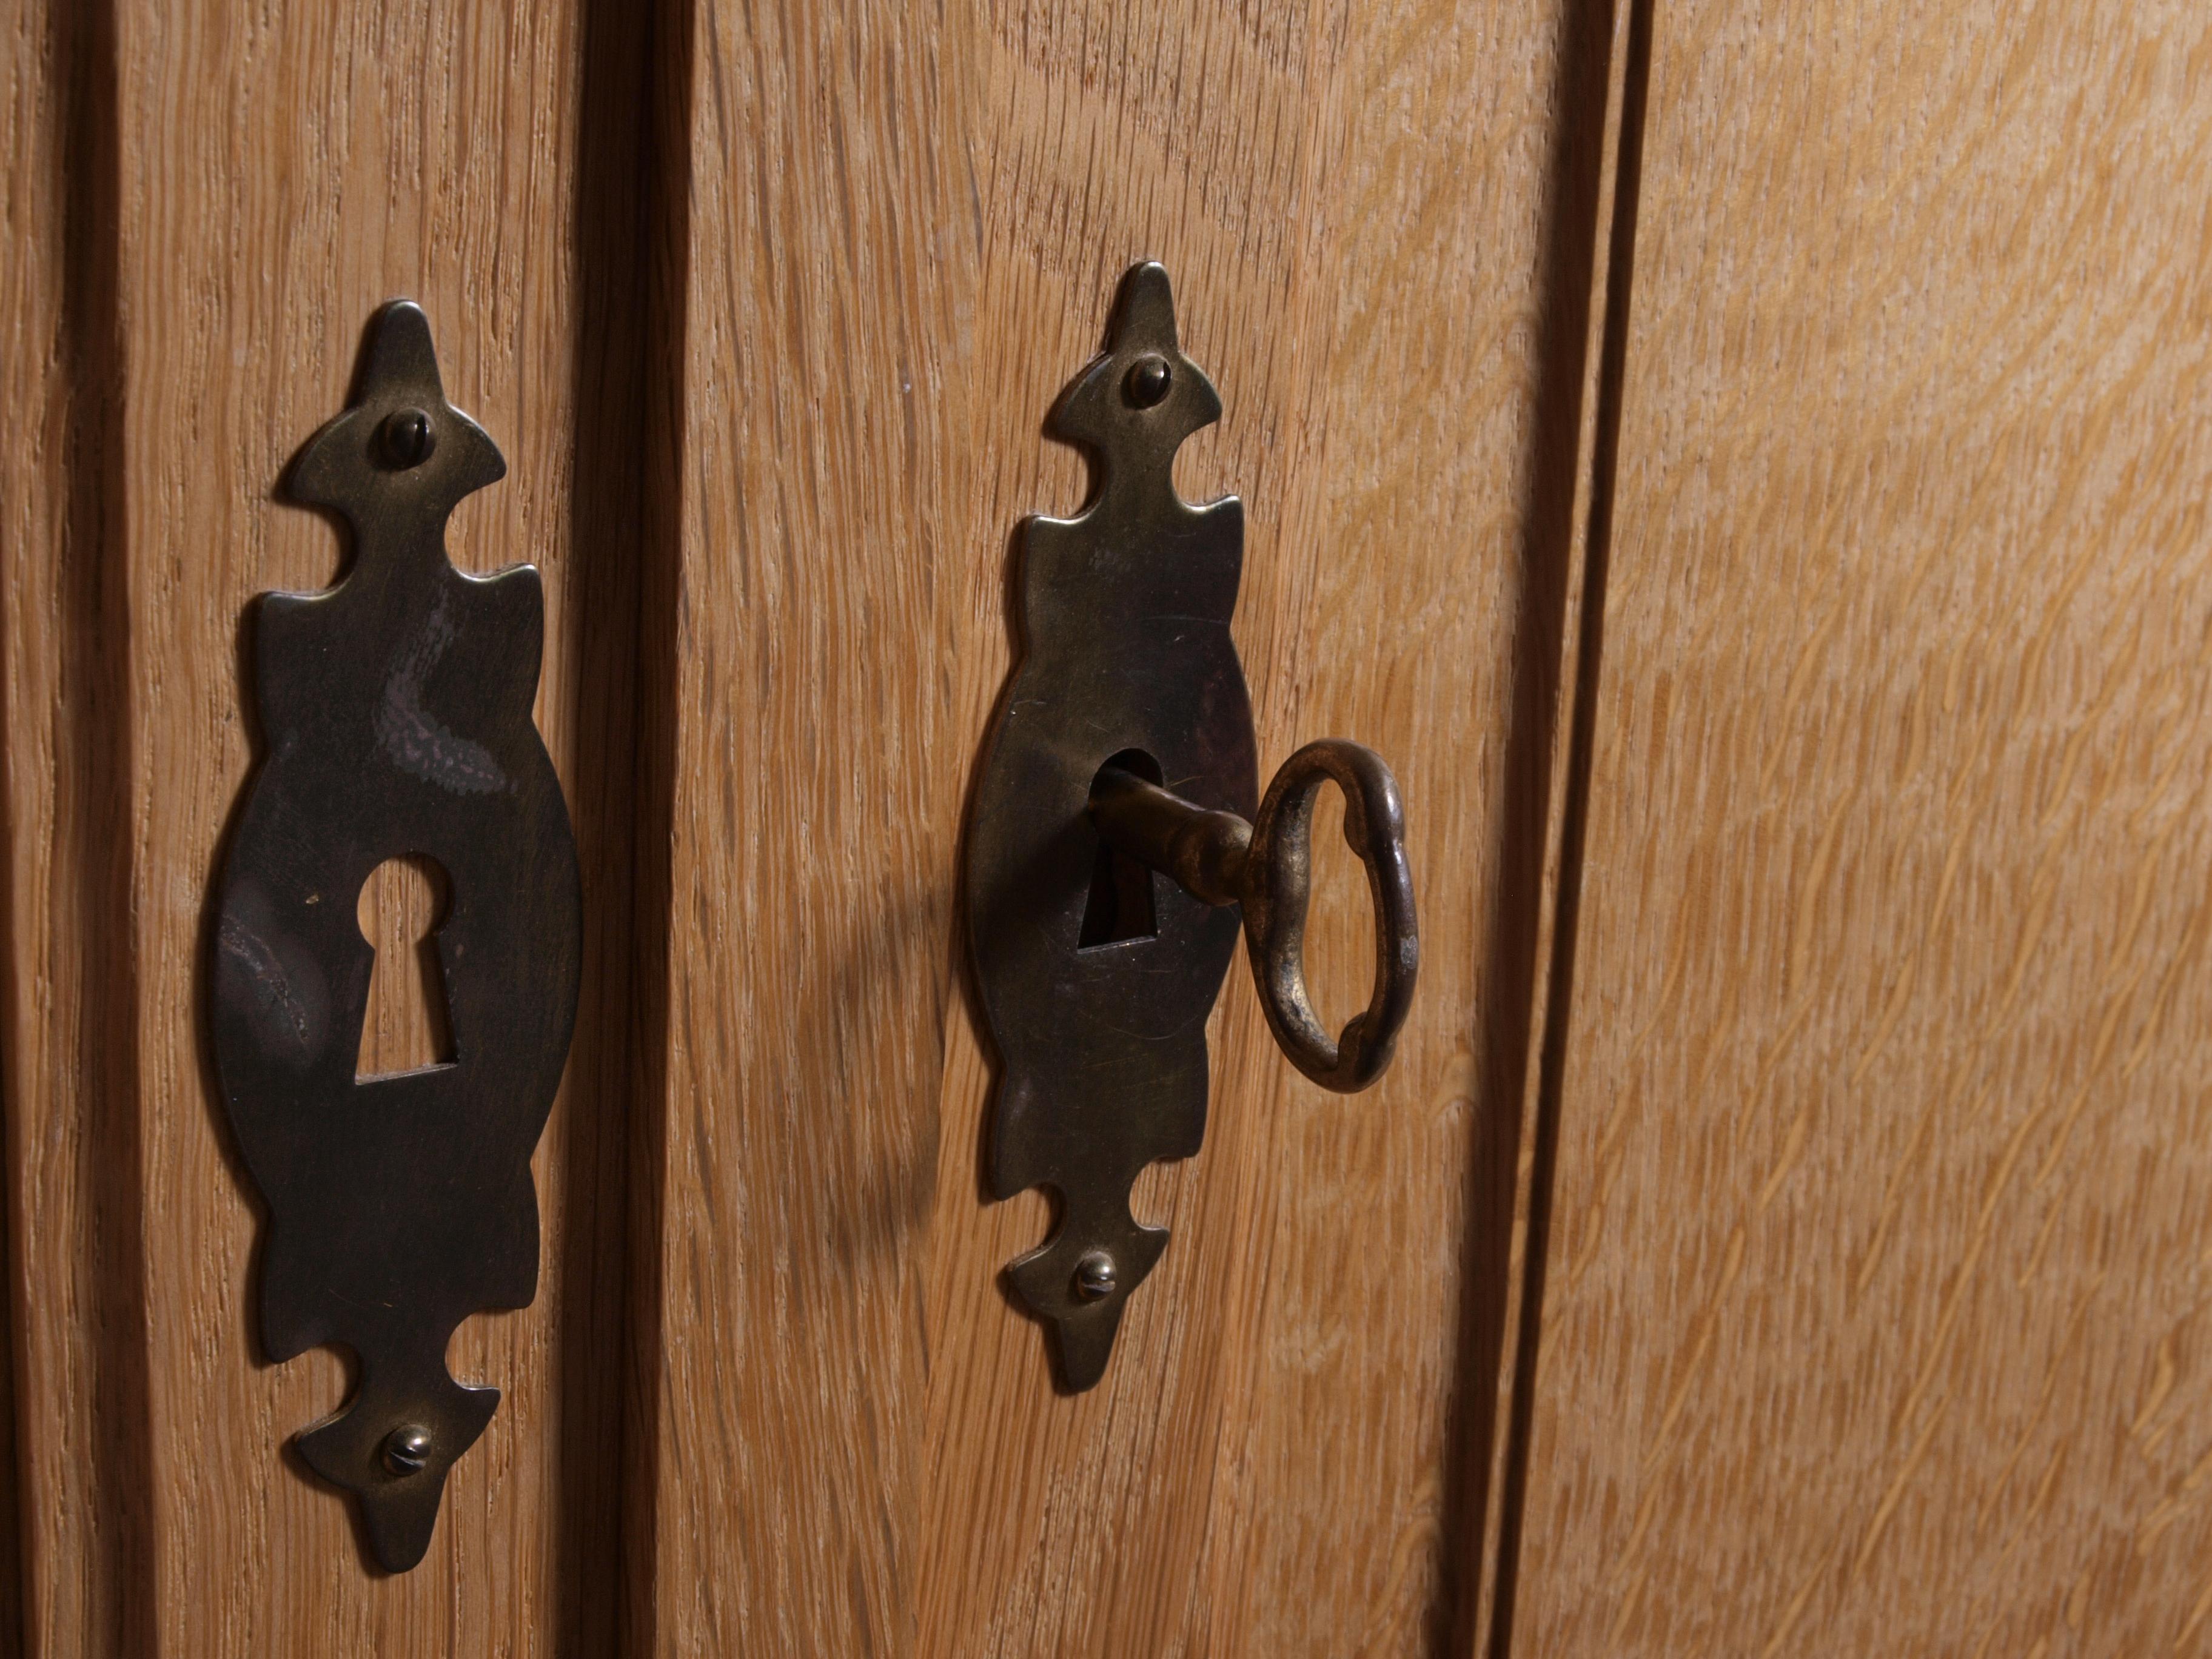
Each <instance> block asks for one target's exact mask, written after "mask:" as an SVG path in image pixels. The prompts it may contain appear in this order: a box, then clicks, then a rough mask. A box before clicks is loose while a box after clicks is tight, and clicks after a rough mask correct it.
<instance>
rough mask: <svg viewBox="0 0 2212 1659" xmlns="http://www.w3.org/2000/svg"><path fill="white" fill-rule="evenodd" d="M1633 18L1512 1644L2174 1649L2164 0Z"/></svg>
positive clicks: (2182, 1036)
mask: <svg viewBox="0 0 2212 1659" xmlns="http://www.w3.org/2000/svg"><path fill="white" fill-rule="evenodd" d="M1640 27H1642V28H1644V30H1645V31H1646V33H1644V35H1643V36H1642V38H1641V39H1640V40H1639V43H1638V53H1637V54H1636V56H1635V58H1634V60H1633V61H1632V65H1631V68H1630V70H1629V74H1630V76H1631V77H1632V82H1634V85H1635V88H1636V91H1637V94H1638V98H1637V99H1632V100H1631V101H1632V103H1633V102H1635V101H1637V100H1638V99H1641V98H1643V96H1644V87H1645V84H1646V76H1648V117H1647V118H1646V120H1645V122H1644V125H1643V127H1642V129H1641V130H1642V131H1643V134H1644V137H1643V155H1642V165H1641V170H1640V202H1639V203H1638V210H1637V213H1636V216H1635V224H1636V229H1635V236H1634V244H1633V265H1632V268H1633V299H1632V304H1630V305H1629V306H1628V307H1626V318H1627V321H1626V332H1625V336H1624V337H1622V338H1621V340H1620V350H1619V359H1620V363H1621V366H1622V368H1621V374H1620V382H1619V388H1618V392H1617V397H1618V409H1617V418H1618V445H1619V456H1620V461H1619V469H1618V473H1617V482H1616V483H1615V484H1614V487H1613V498H1612V502H1611V519H1612V536H1611V540H1610V544H1609V545H1610V567H1609V569H1608V570H1607V572H1606V574H1605V586H1604V601H1603V606H1602V611H1601V613H1597V614H1601V618H1602V628H1601V630H1594V631H1593V634H1592V635H1591V644H1590V647H1589V648H1586V649H1585V650H1584V652H1583V666H1584V669H1585V671H1595V675H1596V678H1595V703H1594V707H1593V711H1592V714H1591V716H1590V730H1591V732H1592V733H1593V735H1594V744H1593V747H1592V749H1591V750H1590V757H1589V779H1588V785H1587V787H1588V796H1587V799H1588V809H1587V820H1586V826H1587V827H1586V830H1584V831H1583V832H1581V833H1582V835H1584V836H1586V840H1583V841H1581V844H1580V845H1579V846H1577V845H1576V844H1574V843H1575V842H1576V840H1577V839H1578V837H1571V838H1570V846H1569V849H1568V853H1569V858H1570V861H1572V860H1573V858H1574V855H1575V854H1577V853H1579V854H1580V855H1581V862H1580V900H1579V902H1580V927H1579V929H1578V930H1577V933H1576V934H1575V936H1574V948H1573V951H1572V955H1571V977H1572V994H1571V1012H1570V1014H1569V1017H1568V1018H1567V1022H1566V1024H1565V1028H1564V1034H1563V1035H1562V1036H1559V1038H1558V1040H1557V1041H1556V1042H1555V1043H1554V1045H1553V1047H1554V1049H1555V1052H1556V1054H1557V1056H1558V1061H1559V1069H1558V1071H1557V1073H1556V1074H1555V1082H1554V1083H1553V1092H1552V1094H1551V1095H1550V1097H1549V1098H1548V1099H1547V1104H1546V1109H1547V1112H1550V1113H1555V1114H1556V1118H1555V1120H1553V1122H1552V1123H1551V1124H1550V1125H1548V1126H1547V1136H1549V1135H1552V1134H1555V1136H1556V1174H1555V1176H1553V1174H1551V1172H1549V1171H1548V1170H1546V1171H1541V1172H1540V1174H1539V1176H1538V1180H1539V1182H1555V1185H1554V1186H1553V1188H1552V1192H1553V1201H1552V1204H1551V1209H1550V1220H1549V1225H1548V1230H1547V1232H1548V1238H1547V1246H1548V1248H1547V1249H1546V1251H1545V1253H1544V1255H1543V1258H1542V1259H1543V1262H1544V1269H1543V1298H1544V1299H1543V1309H1542V1322H1541V1325H1542V1328H1541V1345H1540V1348H1539V1351H1538V1353H1537V1357H1536V1358H1535V1362H1534V1389H1533V1393H1532V1394H1531V1395H1529V1396H1528V1410H1529V1413H1530V1418H1529V1421H1530V1425H1531V1428H1530V1439H1529V1441H1528V1446H1527V1451H1526V1455H1527V1460H1528V1462H1527V1487H1526V1490H1527V1493H1528V1500H1527V1509H1526V1512H1525V1515H1524V1516H1523V1520H1524V1530H1523V1534H1522V1544H1521V1551H1520V1565H1519V1573H1518V1579H1517V1584H1518V1605H1517V1617H1516V1627H1515V1638H1516V1640H1515V1646H1516V1651H1522V1652H1527V1653H1531V1654H1544V1655H1553V1656H1580V1655H1588V1656H1597V1655H1605V1656H1620V1655H1631V1654H1650V1655H1670V1656H1672V1655H1690V1654H1699V1655H1703V1654H1744V1655H1757V1654H1770V1655H1781V1654H1838V1655H1863V1654H1872V1653H1930V1654H1933V1653H1943V1654H1959V1655H1992V1656H1994V1655H2008V1656H2031V1655H2032V1656H2036V1659H2044V1656H2054V1659H2055V1656H2059V1655H2066V1654H2130V1655H2150V1654H2160V1655H2163V1654H2168V1653H2174V1654H2190V1653H2198V1654H2201V1653H2205V1652H2212V1503H2208V1501H2207V1499H2208V1492H2207V1488H2206V1484H2205V1476H2206V1471H2207V1468H2208V1467H2212V1465H2208V1462H2207V1460H2208V1457H2209V1456H2212V1413H2208V1409H2207V1407H2208V1403H2209V1402H2212V1327H2208V1323H2207V1319H2208V1312H2207V1310H2208V1308H2212V1251H2208V1249H2207V1243H2208V1240H2212V1120H2208V1118H2207V1116H2206V1113H2205V1110H2204V1106H2203V1099H2204V1086H2205V1085H2204V1078H2205V1075H2206V1069H2207V1061H2208V1059H2212V1055H2208V1051H2207V1046H2206V1039H2205V1033H2206V1031H2207V1030H2208V1029H2212V975H2208V971H2207V961H2206V954H2205V947H2206V940H2207V936H2208V933H2212V891H2208V881H2212V832H2208V829H2207V819H2206V817H2205V814H2204V812H2203V790H2204V786H2205V780H2206V778H2207V777H2208V775H2212V720H2208V718H2207V716H2206V714H2205V706H2206V693H2207V690H2208V689H2212V680H2208V670H2212V659H2208V657H2207V641H2208V638H2212V632H2208V629H2212V538H2208V535H2207V528H2206V520H2205V505H2206V499H2207V495H2206V480H2207V478H2208V477H2212V377H2208V375H2207V373H2206V368H2207V364H2206V354H2207V343H2208V341H2212V260H2209V259H2208V258H2207V255H2208V253H2212V218H2208V216H2207V212H2206V209H2205V205H2204V204H2205V199H2206V189H2207V185H2208V181H2212V15H2208V14H2207V13H2206V11H2205V10H2204V9H2203V7H2202V6H2200V5H2194V4H2189V3H2131V4H2121V3H2106V0H2095V3H2082V0H2070V3H2048V4H2046V3H2029V4H2026V5H2022V6H2013V7H2007V8H2002V9H1984V8H1979V7H1973V6H1966V5H1959V4H1952V3H1932V0H1931V3H1919V0H1881V3H1870V4H1862V5H1857V6H1826V5H1816V6H1814V7H1811V8H1808V9H1800V10H1796V11H1793V12H1792V13H1791V14H1790V16H1789V17H1787V18H1784V16H1783V15H1781V14H1779V13H1778V11H1777V10H1776V9H1774V8H1772V7H1771V6H1763V5H1759V4H1757V3H1751V0H1686V3H1680V4H1673V5H1668V6H1662V7H1658V8H1656V9H1653V11H1652V13H1651V15H1650V21H1649V22H1648V23H1640ZM1646 52H1648V57H1647V56H1645V55H1644V54H1645V53H1646ZM1627 269H1628V267H1627V265H1626V263H1625V262H1622V261H1617V262H1616V264H1615V266H1614V278H1613V281H1614V285H1615V286H1616V287H1617V288H1618V287H1620V285H1621V284H1622V283H1624V282H1625V280H1626V270H1627ZM1608 413H1609V415H1610V411H1608ZM1600 643H1601V654H1602V665H1601V667H1599V666H1598V665H1597V662H1596V657H1597V654H1598V650H1597V647H1598V646H1599V644H1600ZM1555 995H1556V994H1555ZM1553 1006H1555V1007H1556V1006H1559V1002H1558V1001H1556V1000H1555V1002H1554V1005H1553ZM1549 1145H1550V1142H1549V1141H1548V1139H1547V1153H1546V1157H1547V1159H1548V1158H1549V1157H1550V1156H1551V1154H1550V1152H1549V1151H1548V1146H1549Z"/></svg>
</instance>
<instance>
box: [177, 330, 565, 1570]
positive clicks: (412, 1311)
mask: <svg viewBox="0 0 2212 1659" xmlns="http://www.w3.org/2000/svg"><path fill="white" fill-rule="evenodd" d="M506 472H507V464H506V462H505V461H504V460H502V459H501V456H500V453H499V450H498V449H497V447H495V445H494V444H493V443H492V441H491V440H490V439H489V437H487V436H486V435H484V433H483V431H482V429H480V428H478V427H477V424H476V423H475V422H473V421H471V420H470V419H469V418H468V416H465V415H464V414H462V413H461V412H460V411H459V410H457V409H455V408H454V407H453V405H452V404H449V403H447V401H446V398H445V393H444V391H443V389H442V386H441V381H440V379H439V374H438V363H437V358H436V356H435V352H434V351H433V349H432V347H431V343H430V329H429V325H428V322H427V321H426V320H425V319H424V317H423V315H422V311H421V310H420V309H419V308H418V307H416V306H414V305H413V304H411V303H410V302H408V301H394V302H393V303H392V304H391V305H388V306H386V307H385V308H384V309H383V311H382V312H381V313H379V314H378V316H377V318H376V320H375V322H374V325H372V327H371V329H370V331H369V337H368V345H367V348H366V353H365V356H364V360H363V363H362V374H361V377H360V382H359V397H358V399H357V400H356V402H355V404H353V406H352V407H351V408H349V409H348V410H346V411H345V412H344V413H343V414H342V415H340V416H338V417H337V419H336V420H334V421H332V422H330V424H328V425H327V426H325V427H324V428H323V429H322V430H321V431H320V432H319V433H317V434H316V435H314V437H313V439H311V440H310V441H308V443H307V447H306V448H305V449H303V450H302V451H301V453H300V455H299V457H298V459H297V460H296V461H295V463H294V465H293V467H292V470H291V473H290V476H289V480H288V483H287V490H288V493H289V495H290V496H291V497H292V499H294V500H295V501H299V502H301V504H303V505H306V506H311V507H324V508H327V509H329V510H330V511H331V512H334V513H337V514H338V515H340V516H341V517H343V519H344V520H346V521H347V522H348V523H349V524H350V526H352V529H353V537H354V544H355V547H354V557H353V560H352V562H351V564H350V566H349V568H348V569H347V571H346V573H345V574H344V575H343V578H342V579H341V580H339V582H338V583H337V586H335V587H332V588H331V589H329V590H328V591H327V592H321V593H313V594H296V593H264V594H263V595H262V596H261V597H260V599H258V601H257V602H256V606H255V611H254V613H253V618H252V620H253V627H252V678H253V694H254V696H255V699H256V703H257V706H258V709H259V711H260V718H261V726H262V730H263V732H264V734H265V736H266V740H267V745H268V747H267V753H266V756H265V757H264V760H263V762H262V763H261V765H260V766H259V768H258V770H257V771H256V772H255V774H254V775H253V777H252V780H251V781H250V782H249V783H248V785H247V794H246V805H245V809H244V811H243V812H242V814H241V815H240V819H239V822H238V826H237V829H236V832H235V835H234V839H233V841H232V843H231V847H230V850H229V854H228V858H227V859H226V860H225V862H224V866H223V870H222V877H221V883H222V885H221V889H220V891H219V895H218V903H217V910H218V914H217V916H216V928H215V937H214V963H213V991H214V995H213V998H212V1005H213V1012H212V1024H213V1036H214V1046H215V1060H216V1073H217V1075H218V1077H219V1078H220V1079H221V1084H222V1097H223V1103H224V1106H225V1109H227V1111H228V1114H229V1117H230V1121H231V1125H232V1127H233V1129H234V1132H235V1133H236V1136H237V1139H238V1146H239V1150H240V1153H241V1154H242V1155H243V1157H244V1159H245V1162H246V1167H247V1169H248V1170H249V1171H250V1172H251V1173H252V1176H253V1180H254V1182H255V1184H256V1185H257V1186H258V1187H259V1188H260V1190H261V1193H262V1195H263V1197H264V1200H266V1202H267V1206H268V1231H267V1235H266V1237H264V1241H263V1249H262V1255H261V1285H260V1305H261V1331H262V1340H263V1343H264V1346H265V1347H266V1348H267V1350H268V1353H269V1357H270V1359H271V1360H272V1361H277V1362H281V1361H283V1360H287V1359H290V1358H294V1357H295V1356H296V1355H299V1354H301V1353H303V1352H306V1351H307V1350H308V1349H309V1348H312V1347H315V1346H319V1345H321V1344H324V1343H333V1342H335V1343H343V1344H345V1345H346V1346H349V1347H350V1348H352V1349H353V1350H354V1351H355V1352H356V1354H357V1355H358V1356H359V1358H360V1362H361V1363H360V1373H359V1382H358V1386H357V1387H356V1389H355V1392H354V1395H353V1396H352V1398H351V1399H349V1400H348V1401H346V1403H345V1405H344V1406H343V1407H342V1408H341V1409H340V1410H339V1411H338V1413H337V1414H336V1415H335V1416H333V1417H331V1418H330V1419H327V1420H326V1421H325V1422H322V1423H320V1424H318V1425H314V1426H313V1427H312V1428H310V1429H308V1430H307V1431H304V1432H303V1433H301V1436H300V1437H299V1442H298V1444H299V1449H300V1453H301V1456H302V1457H303V1458H304V1459H305V1460H306V1462H307V1464H308V1466H309V1467H310V1468H313V1470H314V1471H315V1472H316V1473H317V1474H319V1475H321V1476H322V1477H323V1478H324V1479H325V1480H330V1481H331V1482H333V1483H335V1484H336V1485H337V1486H343V1487H344V1488H346V1489H347V1490H349V1491H350V1492H353V1493H354V1494H355V1495H356V1498H358V1499H359V1502H360V1508H361V1517H362V1527H363V1530H364V1532H365V1533H366V1534H367V1538H368V1547H369V1550H370V1552H371V1553H372V1554H374V1557H375V1558H376V1559H377V1561H378V1562H379V1563H380V1565H382V1566H383V1567H384V1568H385V1569H386V1571H392V1572H402V1571H406V1570H407V1569H408V1568H410V1567H412V1566H413V1565H415V1564H416V1562H418V1561H420V1560H421V1559H422V1554H423V1552H424V1551H425V1550H426V1549H427V1548H428V1546H429V1541H430V1534H431V1531H432V1529H433V1528H434V1527H435V1525H436V1522H437V1517H438V1505H439V1501H440V1499H441V1497H442V1495H443V1493H444V1491H445V1485H446V1475H447V1471H448V1470H449V1469H451V1468H452V1467H453V1462H454V1460H455V1459H457V1458H459V1456H460V1455H462V1454H463V1453H464V1452H465V1451H466V1450H467V1449H469V1448H470V1447H471V1445H473V1444H475V1443H476V1441H477V1437H479V1436H480V1435H482V1434H483V1431H484V1428H485V1425H487V1424H489V1422H490V1420H491V1416H492V1412H493V1410H494V1408H495V1407H496V1406H497V1405H498V1403H499V1390H498V1389H495V1388H472V1387H468V1386H465V1385H464V1384H462V1383H457V1382H455V1381H454V1380H453V1377H452V1376H450V1375H449V1374H448V1373H447V1370H446V1345H447V1341H448V1340H449V1339H450V1338H451V1337H452V1335H453V1331H454V1329H455V1328H457V1327H458V1326H459V1324H460V1322H462V1321H463V1320H464V1319H466V1318H467V1317H469V1316H471V1314H475V1313H477V1312H480V1311H483V1310H488V1309H495V1308H520V1307H524V1306H526V1305H527V1304H529V1302H530V1300H531V1298H532V1297H533V1296H534V1295H535V1294H536V1293H537V1288H538V1197H537V1192H536V1189H535V1188H534V1187H533V1186H532V1182H531V1175H530V1155H531V1152H532V1149H533V1148H534V1147H535V1146H536V1145H537V1143H538V1134H539V1133H540V1131H542V1130H543V1129H544V1125H545V1117H546V1114H547V1112H548V1111H549V1110H550V1108H551V1106H552V1103H553V1095H554V1091H555V1090H556V1088H557V1087H558V1085H559V1084H560V1080H561V1072H562V1066H563V1065H564V1064H565V1062H566V1060H567V1057H568V1040H569V1036H570V1034H571V1032H572V1030H574V1024H575V1017H576V994H577V982H578V974H579V963H580V950H581V937H582V920H581V912H582V895H581V884H580V875H579V872H578V869H577V862H576V848H575V842H574V836H573V834H572V832H571V830H570V828H569V823H568V808H567V806H566V805H565V804H564V803H563V801H562V797H561V787H560V783H559V781H558V779H557V778H556V776H555V775H554V771H553V764H552V762H551V760H550V757H548V756H547V754H546V752H545V746H544V743H543V742H542V741H541V740H540V739H539V738H538V729H537V727H536V726H535V725H533V724H532V720H531V705H532V700H533V699H534V697H535V696H536V692H537V687H538V665H539V662H540V659H541V656H542V646H543V638H544V594H543V592H542V589H541V587H540V586H539V581H538V572H537V570H536V568H533V567H532V566H529V565H520V566H516V567H514V568H511V569H507V570H502V571H501V572H499V573H498V574H495V575H492V576H489V577H481V578H479V577H474V576H469V575H465V574H462V573H461V572H460V571H458V570H456V569H455V568H453V565H452V564H451V563H450V562H448V560H447V556H446V545H445V528H446V520H447V516H448V515H449V514H450V513H452V511H453V507H454V506H455V505H456V504H457V503H458V502H459V501H460V500H461V499H462V498H463V497H464V496H465V495H469V494H471V492H473V491H475V490H477V489H483V487H484V486H486V485H487V484H490V483H495V482H496V481H498V480H499V479H500V478H501V477H504V476H505V475H506ZM410 855H414V856H420V857H424V858H428V859H433V860H436V861H437V863H438V864H440V865H441V866H443V867H444V869H445V870H446V872H447V875H448V877H449V879H450V883H451V890H452V891H451V899H450V903H449V906H448V908H447V914H446V916H445V919H444V921H443V922H442V923H441V926H440V927H439V928H438V930H437V933H435V942H436V957H437V966H438V969H440V971H441V975H442V979H443V989H444V992H445V999H446V1006H447V1013H448V1017H449V1019H450V1022H451V1038H452V1043H453V1060H451V1062H449V1063H447V1064H441V1065H436V1066H426V1067H423V1068H422V1069H420V1070H417V1071H412V1072H405V1073H398V1074H397V1075H394V1076H389V1077H374V1078H356V1075H355V1065H356V1059H357V1057H358V1056H359V1054H360V1052H361V1036H362V1018H363V1015H364V1013H365V1012H366V1008H367V1005H368V993H369V980H370V975H371V971H372V969H373V968H374V951H373V949H372V947H371V946H370V945H369V943H368V940H367V939H364V938H363V937H362V933H361V928H360V926H359V924H358V921H357V920H356V908H355V906H356V899H357V896H358V895H359V894H360V892H361V889H362V883H363V881H365V880H366V879H367V878H368V875H369V873H370V872H372V871H373V870H374V869H375V868H376V866H378V865H380V864H381V863H383V862H384V861H385V860H387V859H392V858H402V857H407V856H410Z"/></svg>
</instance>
